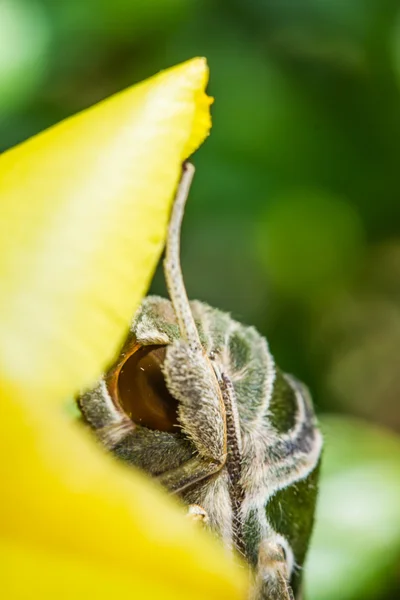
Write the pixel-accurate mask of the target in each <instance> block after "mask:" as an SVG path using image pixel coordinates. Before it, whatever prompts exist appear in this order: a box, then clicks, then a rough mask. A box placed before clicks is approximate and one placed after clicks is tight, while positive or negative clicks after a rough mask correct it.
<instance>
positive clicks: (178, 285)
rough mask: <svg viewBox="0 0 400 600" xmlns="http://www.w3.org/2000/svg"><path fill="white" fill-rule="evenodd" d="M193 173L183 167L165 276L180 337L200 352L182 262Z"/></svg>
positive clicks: (174, 208) (186, 167)
mask: <svg viewBox="0 0 400 600" xmlns="http://www.w3.org/2000/svg"><path fill="white" fill-rule="evenodd" d="M194 171H195V168H194V166H193V165H192V164H191V163H184V165H183V168H182V177H181V180H180V182H179V185H178V189H177V192H176V196H175V200H174V204H173V206H172V212H171V218H170V222H169V226H168V235H167V244H166V249H165V260H164V274H165V279H166V282H167V288H168V292H169V295H170V298H171V302H172V306H173V307H174V311H175V314H176V318H177V320H178V325H179V330H180V332H181V335H182V337H183V339H185V340H186V341H187V342H188V344H189V346H190V347H191V348H192V349H193V350H198V349H200V348H201V342H200V338H199V333H198V331H197V327H196V323H195V322H194V318H193V314H192V311H191V308H190V304H189V299H188V296H187V293H186V288H185V284H184V281H183V275H182V268H181V262H180V238H181V227H182V219H183V214H184V212H185V205H186V200H187V198H188V195H189V190H190V186H191V183H192V180H193V175H194Z"/></svg>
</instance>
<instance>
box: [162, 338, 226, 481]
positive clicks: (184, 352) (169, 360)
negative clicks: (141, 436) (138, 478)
mask: <svg viewBox="0 0 400 600" xmlns="http://www.w3.org/2000/svg"><path fill="white" fill-rule="evenodd" d="M163 372H164V377H165V382H166V385H167V388H168V389H169V391H170V393H171V394H172V396H173V397H174V398H176V399H177V400H178V401H179V406H178V419H179V422H180V424H181V425H182V429H183V431H184V432H185V433H186V435H187V436H188V437H189V438H190V439H191V441H192V442H193V444H194V446H195V448H196V450H197V455H196V456H195V457H193V458H192V459H191V460H189V461H188V462H187V463H185V464H183V465H182V466H181V467H178V468H176V469H174V471H171V472H170V473H165V474H163V475H162V476H161V478H160V480H161V481H163V483H164V484H165V485H166V486H167V487H168V489H171V490H172V491H179V490H181V489H184V488H185V487H188V486H189V485H191V484H192V483H195V482H196V481H200V480H202V479H204V478H206V477H209V476H210V475H212V474H214V473H216V472H217V471H219V470H220V469H221V468H222V467H223V465H224V464H225V462H226V456H227V449H226V414H225V405H224V403H223V399H222V395H221V391H220V388H219V385H218V382H217V379H216V376H215V373H214V370H213V368H212V366H211V364H210V363H209V360H208V358H207V356H206V355H205V353H204V351H203V350H202V349H193V348H191V347H190V346H189V345H188V344H187V343H186V342H185V341H183V340H177V341H175V342H174V343H173V344H171V345H170V346H168V348H167V352H166V357H165V361H164V364H163Z"/></svg>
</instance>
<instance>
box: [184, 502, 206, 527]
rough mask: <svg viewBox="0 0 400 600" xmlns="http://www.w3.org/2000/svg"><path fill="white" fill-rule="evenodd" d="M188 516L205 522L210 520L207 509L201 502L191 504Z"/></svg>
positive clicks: (192, 519) (193, 519)
mask: <svg viewBox="0 0 400 600" xmlns="http://www.w3.org/2000/svg"><path fill="white" fill-rule="evenodd" d="M186 516H187V517H188V518H189V519H190V520H191V521H200V522H201V523H203V524H205V523H207V521H208V514H207V511H205V510H204V508H203V507H202V506H200V505H199V504H191V505H190V506H189V508H188V511H187V514H186Z"/></svg>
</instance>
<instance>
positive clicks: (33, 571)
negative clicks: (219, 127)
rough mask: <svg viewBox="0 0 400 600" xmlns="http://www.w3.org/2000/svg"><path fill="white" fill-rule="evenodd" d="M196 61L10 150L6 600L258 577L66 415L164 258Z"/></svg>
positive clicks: (2, 328)
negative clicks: (67, 402)
mask: <svg viewBox="0 0 400 600" xmlns="http://www.w3.org/2000/svg"><path fill="white" fill-rule="evenodd" d="M207 76H208V72H207V66H206V63H205V61H204V60H203V59H193V60H191V61H188V62H186V63H183V64H182V65H179V66H177V67H175V68H173V69H169V70H167V71H165V72H163V73H160V74H159V75H157V76H155V77H153V78H151V79H149V80H147V81H145V82H143V83H141V84H138V85H136V86H134V87H132V88H130V89H128V90H126V91H124V92H122V93H120V94H117V95H116V96H113V97H112V98H110V99H108V100H106V101H104V102H102V103H100V104H98V105H97V106H95V107H93V108H90V109H88V110H86V111H84V112H82V113H81V114H79V115H77V116H74V117H72V118H70V119H67V120H66V121H64V122H62V123H60V124H58V125H56V126H55V127H53V128H51V129H49V130H47V131H45V132H44V133H42V134H40V135H38V136H36V137H34V138H32V139H30V140H28V141H27V142H25V143H23V144H21V145H19V146H17V147H15V148H14V149H12V150H10V151H8V152H6V153H4V154H3V155H2V156H0V286H1V290H0V401H1V418H0V452H1V459H0V477H1V481H2V493H1V500H0V528H1V529H0V561H1V565H2V585H1V587H2V592H3V594H4V597H6V598H11V599H14V598H36V597H38V598H39V597H40V598H44V599H46V598H49V599H50V598H52V599H53V598H57V599H59V598H88V597H89V598H91V597H96V598H111V597H112V598H130V597H132V598H163V599H169V598H176V599H178V598H179V599H180V598H182V599H183V598H191V599H196V598H199V599H200V598H205V597H206V598H207V599H209V600H211V599H214V598H215V599H222V598H232V599H234V598H241V597H243V594H244V593H245V589H246V583H247V582H246V577H245V574H244V571H243V570H241V569H240V568H238V566H237V565H235V564H234V563H233V561H232V560H231V559H230V558H228V557H227V556H226V555H225V554H224V551H223V550H222V549H221V548H220V547H219V545H218V544H216V543H215V542H214V541H213V540H211V539H209V538H208V537H207V536H206V535H205V534H204V533H203V532H201V531H199V530H197V529H196V528H194V527H193V526H192V525H191V524H190V523H188V522H187V520H186V519H184V518H182V512H181V511H179V510H178V509H177V507H176V505H175V502H174V501H173V500H172V499H171V498H169V497H167V496H166V495H165V494H164V493H163V492H162V491H161V490H159V489H158V488H157V486H156V485H155V483H154V482H152V481H149V480H148V479H147V478H145V477H144V476H142V475H141V474H140V473H137V472H136V471H134V470H133V469H128V468H125V467H123V466H121V465H119V464H117V462H116V461H114V460H113V459H112V458H111V457H110V456H108V455H107V454H106V453H105V452H103V451H102V450H101V449H100V448H99V447H97V446H96V445H95V444H94V442H93V441H92V439H91V438H90V437H89V436H88V435H87V433H86V432H85V431H83V430H81V429H80V428H79V427H78V426H77V425H75V424H74V423H70V422H68V421H67V420H66V419H65V417H64V415H63V410H62V406H63V403H64V401H65V399H66V398H67V397H68V396H70V395H72V394H74V393H75V392H77V390H78V389H79V388H81V387H83V386H85V385H87V384H89V383H90V382H92V381H93V380H95V379H96V378H97V377H98V375H99V374H100V373H101V371H102V369H103V368H104V366H105V365H106V364H107V363H108V362H109V361H110V360H112V358H113V356H114V354H115V352H116V351H117V349H118V346H119V344H120V343H121V340H122V338H123V335H124V333H125V332H126V328H127V325H128V322H129V319H130V317H131V316H132V314H133V313H134V311H135V309H136V308H137V306H138V303H139V302H140V300H141V298H142V296H143V294H144V293H145V292H146V290H147V287H148V284H149V281H150V279H151V276H152V274H153V271H154V268H155V265H156V263H157V260H158V259H159V256H160V253H161V250H162V247H163V243H164V237H165V231H166V224H167V221H168V215H169V210H170V204H171V199H172V197H173V193H174V189H175V187H176V184H177V180H178V177H179V174H180V165H181V163H182V161H183V160H184V159H185V158H186V157H187V156H188V155H189V154H190V153H191V152H193V151H194V150H195V149H196V148H197V147H198V146H199V144H200V143H201V142H202V141H203V139H204V138H205V136H206V135H207V134H208V130H209V127H210V117H209V108H208V107H209V104H210V100H209V99H208V98H207V96H206V95H205V93H204V88H205V85H206V82H207Z"/></svg>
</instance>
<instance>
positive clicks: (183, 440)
mask: <svg viewBox="0 0 400 600" xmlns="http://www.w3.org/2000/svg"><path fill="white" fill-rule="evenodd" d="M179 337H180V333H179V328H178V325H177V321H176V317H175V314H174V311H173V308H172V306H171V303H170V302H169V301H168V300H165V299H164V298H159V297H156V296H150V297H148V298H146V299H145V300H144V301H143V303H142V305H141V307H140V308H139V310H138V312H137V313H136V315H135V318H134V320H133V322H132V324H131V327H130V330H129V333H128V335H127V338H126V341H125V343H124V345H123V347H122V348H121V351H120V353H119V355H118V357H117V359H116V360H115V362H114V364H112V365H111V366H110V368H109V369H108V370H107V371H106V373H105V374H104V376H103V377H102V378H101V380H100V381H99V382H97V384H96V385H95V386H94V387H93V388H92V389H91V390H88V391H86V392H85V393H84V394H82V395H81V396H80V397H79V398H78V404H79V407H80V409H81V412H82V414H83V416H84V419H85V420H86V421H87V422H88V423H89V424H90V425H91V427H92V428H93V430H94V431H95V433H96V435H97V437H98V438H99V439H100V441H101V442H102V443H103V444H104V445H105V446H106V447H107V448H108V449H110V450H112V451H113V453H114V454H115V455H116V456H118V457H119V458H122V459H123V460H124V461H127V462H129V463H130V464H134V465H136V466H138V467H140V468H142V469H144V470H146V471H148V472H149V473H151V474H153V475H155V474H160V473H163V472H164V471H167V470H169V469H170V468H175V467H176V466H178V465H180V464H182V463H183V462H185V461H186V460H188V459H189V458H190V457H191V456H192V453H193V447H192V444H191V442H190V441H189V440H188V439H187V437H186V436H185V432H184V431H183V430H182V427H181V425H180V423H179V419H178V408H179V403H178V401H177V399H176V398H175V397H174V396H173V395H172V394H171V392H170V390H169V389H168V387H167V384H166V381H165V377H164V373H163V364H164V361H165V356H166V352H167V348H168V346H169V345H170V344H172V343H173V341H174V340H176V339H179Z"/></svg>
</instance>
